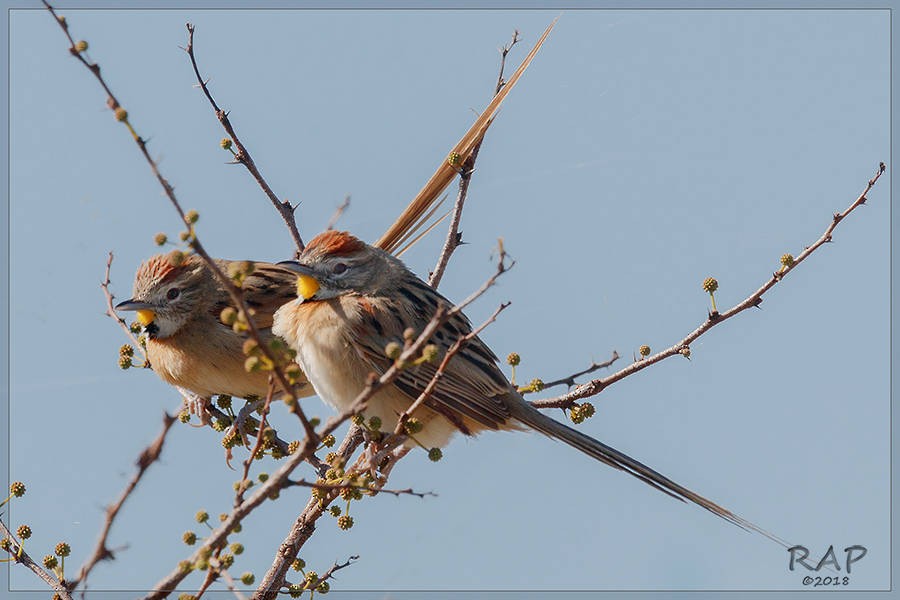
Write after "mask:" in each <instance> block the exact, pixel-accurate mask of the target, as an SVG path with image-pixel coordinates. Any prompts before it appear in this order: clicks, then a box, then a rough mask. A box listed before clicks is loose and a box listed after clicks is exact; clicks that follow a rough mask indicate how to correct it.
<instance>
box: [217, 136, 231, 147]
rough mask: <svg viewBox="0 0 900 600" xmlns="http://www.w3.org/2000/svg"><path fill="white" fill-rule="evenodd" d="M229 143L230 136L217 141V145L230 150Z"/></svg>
mask: <svg viewBox="0 0 900 600" xmlns="http://www.w3.org/2000/svg"><path fill="white" fill-rule="evenodd" d="M231 144H232V142H231V138H222V141H221V142H219V146H221V147H222V149H223V150H231Z"/></svg>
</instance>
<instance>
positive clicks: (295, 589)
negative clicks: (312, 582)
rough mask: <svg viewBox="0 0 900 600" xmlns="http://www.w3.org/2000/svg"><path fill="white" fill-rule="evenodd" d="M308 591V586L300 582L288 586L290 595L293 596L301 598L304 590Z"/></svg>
mask: <svg viewBox="0 0 900 600" xmlns="http://www.w3.org/2000/svg"><path fill="white" fill-rule="evenodd" d="M305 591H306V586H302V585H300V584H299V583H292V584H290V585H289V586H288V591H287V593H288V596H290V597H291V598H299V597H300V596H302V595H303V592H305Z"/></svg>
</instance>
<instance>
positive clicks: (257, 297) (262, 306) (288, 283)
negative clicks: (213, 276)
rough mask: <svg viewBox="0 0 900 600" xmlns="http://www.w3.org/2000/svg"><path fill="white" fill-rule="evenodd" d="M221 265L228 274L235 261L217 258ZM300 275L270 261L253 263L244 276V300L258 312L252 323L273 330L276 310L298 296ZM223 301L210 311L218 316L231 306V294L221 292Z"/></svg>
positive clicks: (214, 305)
mask: <svg viewBox="0 0 900 600" xmlns="http://www.w3.org/2000/svg"><path fill="white" fill-rule="evenodd" d="M216 262H217V264H218V265H219V268H220V269H222V270H223V271H224V272H225V274H226V275H227V274H228V265H230V264H231V263H233V262H235V261H229V260H217V261H216ZM296 281H297V275H296V274H295V273H292V272H291V271H288V270H287V269H283V268H281V267H278V266H276V265H273V264H271V263H265V262H258V263H254V269H253V273H251V274H250V275H249V276H247V278H246V279H244V282H243V285H242V286H241V289H242V290H243V291H244V301H245V302H246V303H247V306H248V307H249V308H251V309H253V310H254V311H256V314H254V315H253V322H254V323H256V326H257V327H258V328H260V329H270V328H271V327H272V318H273V316H274V315H275V311H276V310H278V309H279V308H280V307H281V305H282V304H284V303H286V302H290V301H291V300H294V299H296V298H297V291H296ZM221 298H222V299H221V300H219V301H218V302H216V303H215V304H213V305H212V306H211V307H210V313H212V314H213V316H214V317H215V318H216V319H218V318H219V314H220V313H221V312H222V309H223V308H225V307H227V306H232V302H231V298H230V297H229V296H228V294H224V293H223V294H221Z"/></svg>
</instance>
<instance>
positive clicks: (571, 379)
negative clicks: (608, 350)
mask: <svg viewBox="0 0 900 600" xmlns="http://www.w3.org/2000/svg"><path fill="white" fill-rule="evenodd" d="M617 360H619V353H618V352H616V351H615V350H613V353H612V356H611V357H610V359H609V360H605V361H603V362H599V363H598V362H595V361H593V360H592V361H591V366H589V367H588V368H587V369H583V370H581V371H576V372H575V373H572V374H571V375H567V376H566V377H561V378H559V379H554V380H553V381H546V382H544V386H543V388H542V389H545V390H546V389H548V388H552V387H554V386H557V385H566V386H568V387H572V386H573V385H577V384H578V382H577V381H575V380H576V379H577V378H579V377H581V376H582V375H587V374H589V373H593V372H594V371H599V370H600V369H605V368H607V367H609V366H611V365H612V364H613V363H614V362H616V361H617Z"/></svg>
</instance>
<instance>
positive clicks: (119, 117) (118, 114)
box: [113, 106, 128, 122]
mask: <svg viewBox="0 0 900 600" xmlns="http://www.w3.org/2000/svg"><path fill="white" fill-rule="evenodd" d="M113 116H115V118H116V121H119V122H122V121H127V120H128V111H127V110H125V109H124V108H122V107H121V106H120V107H118V108H117V109H116V110H114V111H113Z"/></svg>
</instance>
